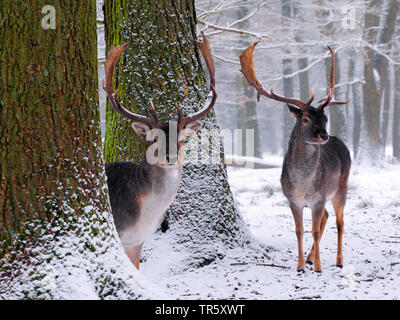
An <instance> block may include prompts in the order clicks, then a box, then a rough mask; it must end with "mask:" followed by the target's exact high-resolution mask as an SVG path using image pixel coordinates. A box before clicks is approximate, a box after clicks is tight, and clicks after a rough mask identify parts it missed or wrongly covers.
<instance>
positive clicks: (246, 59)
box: [239, 40, 350, 144]
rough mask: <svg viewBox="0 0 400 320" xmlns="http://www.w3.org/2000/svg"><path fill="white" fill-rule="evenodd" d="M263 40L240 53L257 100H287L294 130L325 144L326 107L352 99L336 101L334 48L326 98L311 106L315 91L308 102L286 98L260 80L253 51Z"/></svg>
mask: <svg viewBox="0 0 400 320" xmlns="http://www.w3.org/2000/svg"><path fill="white" fill-rule="evenodd" d="M260 41H261V40H258V41H256V42H254V43H253V44H252V45H251V46H250V47H248V48H247V49H246V50H244V51H243V53H242V54H241V55H240V57H239V58H240V64H241V66H242V69H241V70H240V71H241V72H242V73H243V75H244V76H245V78H246V79H247V82H248V83H249V84H250V85H251V86H253V87H254V88H255V89H256V90H257V101H260V96H261V95H264V96H266V97H267V98H270V99H272V100H277V101H281V102H286V103H287V105H288V108H289V111H290V113H291V114H292V116H293V117H295V118H296V119H297V121H296V125H295V129H294V131H296V132H298V133H299V134H298V136H300V137H302V138H303V140H304V142H306V143H311V144H324V143H326V142H327V141H328V139H329V135H328V133H327V131H326V124H327V121H328V118H327V117H326V115H325V114H324V109H325V107H327V106H332V105H341V104H347V103H348V102H349V101H350V100H346V101H336V100H335V99H334V96H335V54H334V52H333V50H332V49H331V48H330V47H328V49H329V51H330V53H331V57H332V66H331V74H330V81H329V84H328V88H327V96H326V98H324V99H322V100H320V101H319V105H318V107H316V108H315V107H313V106H311V103H312V102H313V101H314V91H311V97H310V99H308V101H306V102H302V101H300V100H297V99H293V98H286V97H281V96H278V95H277V94H275V93H274V92H273V90H272V89H271V90H270V92H267V91H266V90H265V89H264V87H263V86H262V84H261V83H260V82H259V81H258V79H257V76H256V74H255V71H254V61H253V51H254V48H255V47H256V45H257V44H258V43H259V42H260Z"/></svg>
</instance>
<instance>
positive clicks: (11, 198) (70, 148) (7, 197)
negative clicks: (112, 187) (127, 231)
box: [0, 0, 144, 299]
mask: <svg viewBox="0 0 400 320" xmlns="http://www.w3.org/2000/svg"><path fill="white" fill-rule="evenodd" d="M47 4H48V2H47V1H44V0H33V1H22V0H19V1H12V2H11V1H8V2H6V3H4V2H3V3H2V5H1V6H0V16H1V17H2V18H1V19H0V65H1V69H0V90H1V92H2V97H1V100H0V105H1V112H0V123H1V126H0V142H1V149H0V159H1V160H0V163H1V165H0V179H1V182H0V212H1V213H0V279H1V281H0V299H1V298H7V299H19V298H29V299H45V298H56V299H67V298H68V299H73V298H78V299H79V298H91V299H93V298H106V297H110V296H113V297H120V298H128V297H131V298H133V297H139V296H143V295H144V293H143V292H142V290H141V289H140V288H135V287H134V286H133V284H134V283H136V282H135V281H134V280H133V278H132V276H133V275H135V272H136V271H135V270H134V268H133V267H131V265H130V263H129V260H128V259H127V258H124V255H123V249H122V247H121V245H120V242H119V241H118V240H117V238H116V237H117V233H116V231H115V228H114V226H113V223H112V221H113V220H112V217H111V215H110V213H109V212H110V209H109V204H108V198H107V189H106V184H105V175H104V164H103V159H102V149H101V139H100V126H99V120H100V119H99V110H98V87H97V47H96V2H95V1H94V0H93V1H86V2H85V5H82V4H80V3H79V2H78V1H52V5H53V7H54V12H55V18H56V26H55V29H44V28H43V27H42V24H41V20H42V18H43V17H44V14H43V15H42V14H41V9H42V8H43V7H44V6H45V5H47ZM121 269H123V270H121Z"/></svg>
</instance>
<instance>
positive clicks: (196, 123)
mask: <svg viewBox="0 0 400 320" xmlns="http://www.w3.org/2000/svg"><path fill="white" fill-rule="evenodd" d="M200 128H201V124H200V122H199V121H193V122H190V123H188V124H187V125H186V126H185V129H189V130H192V131H193V132H192V134H191V135H193V134H196V133H197V132H198V131H199V130H200Z"/></svg>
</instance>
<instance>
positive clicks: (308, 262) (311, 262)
mask: <svg viewBox="0 0 400 320" xmlns="http://www.w3.org/2000/svg"><path fill="white" fill-rule="evenodd" d="M306 263H307V264H314V261H312V260H310V259H307V260H306Z"/></svg>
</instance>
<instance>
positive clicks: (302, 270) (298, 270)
mask: <svg viewBox="0 0 400 320" xmlns="http://www.w3.org/2000/svg"><path fill="white" fill-rule="evenodd" d="M297 272H299V273H305V272H306V270H305V269H304V268H303V269H297Z"/></svg>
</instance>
